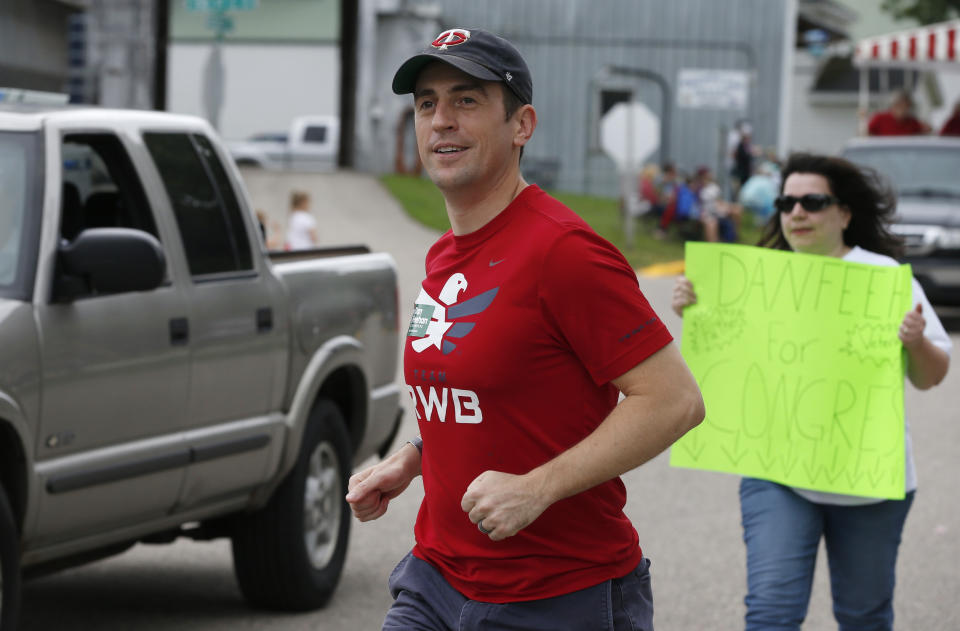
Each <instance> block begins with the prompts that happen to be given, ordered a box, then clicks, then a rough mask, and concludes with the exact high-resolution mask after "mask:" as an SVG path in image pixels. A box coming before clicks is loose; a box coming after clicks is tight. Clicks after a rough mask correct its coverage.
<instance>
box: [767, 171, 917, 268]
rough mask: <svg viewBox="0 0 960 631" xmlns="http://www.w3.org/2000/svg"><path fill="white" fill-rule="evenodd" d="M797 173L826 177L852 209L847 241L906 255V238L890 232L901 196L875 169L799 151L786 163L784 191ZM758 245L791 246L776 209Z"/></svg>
mask: <svg viewBox="0 0 960 631" xmlns="http://www.w3.org/2000/svg"><path fill="white" fill-rule="evenodd" d="M793 173H813V174H816V175H820V176H823V177H824V178H826V180H827V182H828V183H829V185H830V192H831V193H833V195H834V196H835V197H836V198H837V199H839V200H840V205H841V206H844V207H846V208H847V209H848V210H849V211H850V223H849V225H847V229H846V230H844V231H843V242H844V243H845V244H846V245H848V246H850V247H853V246H856V245H859V246H860V247H861V248H863V249H864V250H870V251H871V252H877V253H878V254H886V255H887V256H891V257H893V258H900V257H901V256H902V255H903V239H902V238H900V237H899V236H897V235H895V234H893V233H892V232H890V228H889V226H890V223H891V221H893V215H894V213H895V212H896V208H897V199H896V197H895V196H894V194H893V192H892V191H891V190H890V188H889V187H888V186H887V185H886V184H885V183H884V181H883V179H882V178H881V177H880V175H879V174H878V173H877V172H876V171H874V170H873V169H869V168H864V167H860V166H857V165H856V164H854V163H852V162H850V161H849V160H844V159H843V158H838V157H835V156H824V155H817V154H813V153H795V154H793V155H791V156H790V158H789V159H788V160H787V164H786V165H785V166H784V167H783V172H782V179H781V184H780V192H781V193H782V192H783V184H784V183H785V182H786V181H787V178H788V177H790V175H791V174H793ZM757 245H759V246H761V247H768V248H774V249H777V250H789V249H790V245H789V244H788V243H787V240H786V238H784V236H783V230H782V228H781V227H780V213H779V212H774V214H773V216H772V217H770V220H769V221H768V222H767V225H766V226H765V227H764V229H763V235H762V236H761V237H760V241H759V242H758V243H757Z"/></svg>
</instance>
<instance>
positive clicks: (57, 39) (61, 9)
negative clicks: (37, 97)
mask: <svg viewBox="0 0 960 631" xmlns="http://www.w3.org/2000/svg"><path fill="white" fill-rule="evenodd" d="M79 9H80V6H78V5H76V4H73V3H68V2H61V1H55V0H3V1H2V2H0V86H4V87H16V88H27V89H31V90H44V91H48V92H63V91H64V88H65V87H66V85H67V78H68V66H67V60H68V49H67V31H68V20H69V18H70V16H71V15H72V14H74V13H76V12H77V11H78V10H79Z"/></svg>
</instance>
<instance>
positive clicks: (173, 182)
mask: <svg viewBox="0 0 960 631" xmlns="http://www.w3.org/2000/svg"><path fill="white" fill-rule="evenodd" d="M143 139H144V142H145V143H146V145H147V150H148V151H149V152H150V155H151V156H152V157H153V160H154V162H155V163H156V165H157V170H158V171H159V173H160V177H161V179H162V180H163V185H164V187H165V188H166V190H167V195H168V196H169V197H170V203H171V204H172V205H173V212H174V215H175V216H176V219H177V226H178V227H179V228H180V238H181V240H182V241H183V248H184V251H185V252H186V256H187V264H188V265H189V267H190V274H191V275H192V276H204V275H207V274H223V273H229V272H238V271H249V270H252V269H253V256H252V253H251V251H250V242H249V240H248V238H247V234H246V229H245V228H244V223H243V216H242V215H241V212H240V206H239V204H238V202H237V198H236V195H235V194H234V191H233V187H232V186H231V185H230V181H229V179H228V178H227V175H226V172H225V171H224V170H223V165H222V164H221V163H220V161H219V159H218V158H217V155H216V152H215V151H214V150H213V147H212V145H211V144H210V141H209V140H207V139H206V138H204V137H203V136H200V135H196V134H185V133H165V132H149V133H145V134H144V135H143Z"/></svg>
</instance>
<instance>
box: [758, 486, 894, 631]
mask: <svg viewBox="0 0 960 631" xmlns="http://www.w3.org/2000/svg"><path fill="white" fill-rule="evenodd" d="M912 503H913V492H912V491H911V492H910V493H907V496H906V497H905V498H904V499H902V500H887V501H883V502H879V503H876V504H867V505H865V506H833V505H829V504H815V503H813V502H810V501H808V500H806V499H804V498H802V497H800V496H799V495H797V494H796V493H794V492H793V491H791V490H790V489H789V488H787V487H785V486H782V485H780V484H776V483H774V482H768V481H766V480H755V479H752V478H744V479H743V480H742V481H741V482H740V510H741V513H742V516H743V541H744V543H746V545H747V597H746V599H745V602H746V605H747V616H746V628H747V631H761V630H773V629H776V630H787V629H789V630H794V631H795V630H799V629H800V625H801V623H802V622H803V619H804V618H805V617H806V615H807V604H808V603H809V601H810V586H811V584H812V583H813V570H814V565H815V562H816V559H817V547H818V545H819V544H820V537H823V538H824V540H825V542H826V547H827V560H828V562H829V566H830V586H831V592H832V594H833V615H834V617H835V618H836V620H837V623H838V624H839V628H840V630H841V631H868V630H869V631H888V630H890V629H892V628H893V586H894V582H895V569H896V563H897V549H898V548H899V546H900V534H901V533H902V532H903V524H904V522H905V521H906V519H907V512H908V511H909V510H910V505H911V504H912Z"/></svg>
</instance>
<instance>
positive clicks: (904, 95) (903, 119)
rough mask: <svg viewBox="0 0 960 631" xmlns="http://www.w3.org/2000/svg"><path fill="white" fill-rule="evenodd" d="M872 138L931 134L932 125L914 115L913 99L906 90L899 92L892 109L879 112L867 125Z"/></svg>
mask: <svg viewBox="0 0 960 631" xmlns="http://www.w3.org/2000/svg"><path fill="white" fill-rule="evenodd" d="M867 133H868V134H869V135H871V136H914V135H918V134H927V133H930V125H927V124H926V123H924V122H923V121H921V120H919V119H918V118H917V117H915V116H914V115H913V99H912V98H911V97H910V93H909V92H907V91H906V90H900V91H899V92H897V93H896V94H895V95H894V97H893V101H892V102H891V103H890V108H889V109H886V110H884V111H882V112H877V113H876V114H874V115H873V117H872V118H871V119H870V122H869V123H868V124H867Z"/></svg>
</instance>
